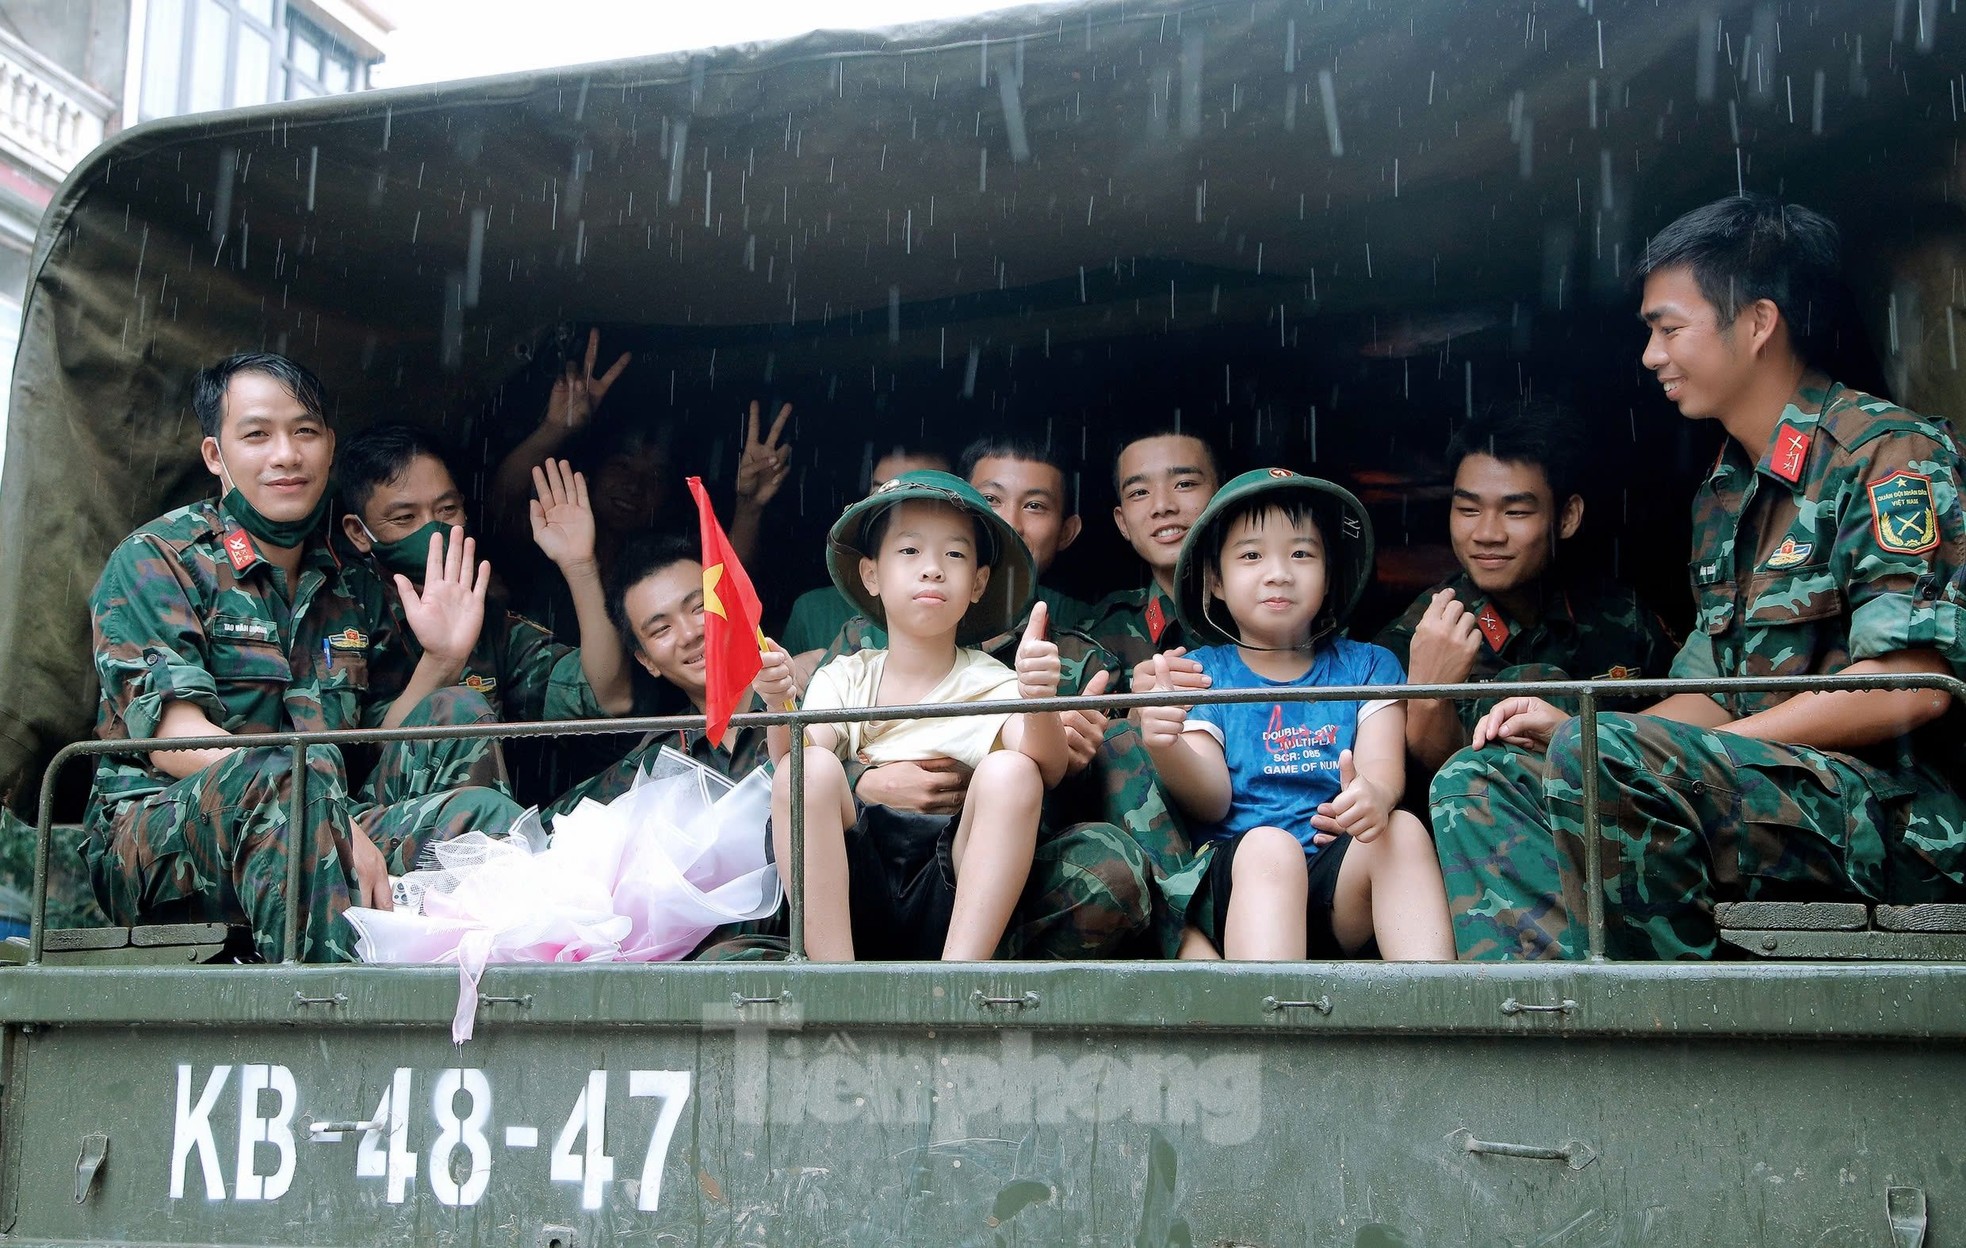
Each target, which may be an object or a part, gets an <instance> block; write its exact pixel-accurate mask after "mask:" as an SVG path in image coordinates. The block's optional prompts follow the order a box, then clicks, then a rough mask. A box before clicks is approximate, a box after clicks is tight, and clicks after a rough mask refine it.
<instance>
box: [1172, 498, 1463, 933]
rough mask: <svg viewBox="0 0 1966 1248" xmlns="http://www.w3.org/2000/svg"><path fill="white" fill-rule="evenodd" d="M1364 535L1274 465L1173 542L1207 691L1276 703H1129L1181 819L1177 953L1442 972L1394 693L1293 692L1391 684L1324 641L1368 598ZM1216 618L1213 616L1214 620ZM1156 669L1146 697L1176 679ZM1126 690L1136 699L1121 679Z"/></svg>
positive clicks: (1375, 657)
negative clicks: (1257, 694)
mask: <svg viewBox="0 0 1966 1248" xmlns="http://www.w3.org/2000/svg"><path fill="white" fill-rule="evenodd" d="M1371 567H1372V533H1371V529H1370V527H1369V525H1368V523H1367V520H1366V516H1365V510H1364V508H1363V507H1361V506H1360V505H1359V502H1358V500H1357V499H1355V498H1353V497H1352V495H1351V494H1350V493H1348V492H1346V491H1345V490H1343V489H1341V488H1339V487H1338V486H1336V485H1333V484H1331V483H1330V482H1328V481H1321V480H1318V479H1317V478H1314V477H1302V476H1298V475H1297V474H1295V473H1293V472H1290V471H1288V470H1287V469H1283V468H1268V469H1259V470H1257V471H1255V472H1248V473H1244V474H1243V475H1242V476H1240V477H1237V478H1236V479H1235V480H1233V481H1231V482H1229V483H1228V484H1227V485H1225V486H1224V487H1222V489H1221V491H1220V492H1218V493H1217V494H1216V495H1215V497H1214V499H1213V500H1211V501H1210V503H1209V505H1208V507H1207V509H1206V510H1204V511H1203V512H1202V514H1201V516H1200V518H1199V519H1198V520H1197V521H1196V522H1195V526H1194V528H1193V529H1192V530H1191V531H1190V532H1189V534H1188V537H1187V540H1186V541H1185V542H1184V543H1183V544H1182V547H1181V557H1180V562H1179V564H1178V565H1177V566H1176V569H1175V605H1176V607H1177V608H1178V610H1179V611H1180V614H1181V623H1182V625H1183V627H1184V628H1186V629H1187V631H1188V633H1189V635H1190V636H1194V637H1198V638H1201V639H1203V640H1208V641H1214V642H1218V643H1221V644H1215V645H1209V646H1205V647H1203V648H1201V649H1199V650H1196V651H1195V652H1194V653H1192V654H1191V655H1189V656H1187V657H1188V659H1190V660H1192V661H1193V663H1195V664H1198V665H1199V666H1200V669H1201V672H1202V673H1203V674H1204V675H1206V676H1207V677H1208V683H1209V687H1210V688H1211V689H1217V690H1221V689H1274V690H1276V691H1277V692H1278V694H1279V697H1278V699H1277V700H1276V701H1269V700H1264V701H1260V702H1247V703H1237V704H1232V705H1214V706H1196V707H1191V708H1190V707H1155V708H1143V709H1141V710H1137V711H1135V712H1134V715H1135V716H1136V718H1137V722H1138V723H1139V726H1140V732H1141V736H1142V737H1143V738H1145V740H1146V745H1147V751H1148V753H1149V754H1150V755H1151V756H1152V757H1153V760H1154V766H1155V768H1156V769H1157V770H1158V771H1159V772H1160V778H1161V782H1162V783H1163V784H1164V785H1165V786H1166V788H1167V790H1168V791H1169V793H1171V794H1172V795H1173V797H1174V800H1175V801H1176V802H1177V803H1178V804H1179V805H1180V806H1181V808H1182V810H1183V811H1185V812H1186V813H1187V814H1188V816H1189V817H1190V818H1191V820H1193V821H1194V824H1195V832H1196V839H1197V841H1198V842H1200V851H1201V852H1200V853H1199V854H1198V855H1197V857H1196V859H1195V862H1194V863H1193V864H1192V865H1191V866H1190V867H1189V868H1188V869H1187V870H1185V871H1184V872H1182V873H1181V874H1180V875H1179V876H1177V877H1175V879H1173V880H1170V881H1168V885H1169V887H1168V890H1167V891H1168V892H1169V893H1170V895H1171V896H1172V897H1174V898H1175V899H1176V900H1177V901H1178V900H1179V899H1180V898H1181V896H1182V895H1183V894H1184V893H1185V894H1187V895H1188V896H1189V897H1190V898H1191V901H1190V903H1189V906H1188V915H1189V921H1190V931H1189V934H1188V939H1187V940H1186V941H1185V942H1184V946H1183V956H1193V957H1215V956H1224V957H1229V958H1243V959H1257V960H1279V959H1289V958H1303V957H1306V956H1310V957H1318V958H1333V957H1341V956H1345V955H1348V954H1357V953H1359V952H1360V951H1361V950H1363V949H1365V948H1366V946H1367V945H1368V944H1369V943H1370V942H1372V941H1373V940H1374V939H1376V940H1377V941H1378V945H1379V949H1380V950H1381V952H1382V953H1383V955H1384V956H1385V957H1386V958H1387V959H1389V960H1402V961H1408V960H1438V961H1452V960H1453V958H1454V939H1453V934H1452V929H1451V927H1450V926H1449V920H1448V915H1447V893H1446V890H1445V888H1444V887H1443V886H1442V884H1441V876H1440V866H1439V864H1438V863H1437V862H1436V860H1435V857H1434V847H1433V841H1432V839H1431V838H1429V837H1428V835H1427V831H1426V829H1425V828H1424V827H1422V826H1421V824H1420V821H1419V820H1418V819H1416V818H1414V817H1413V816H1412V815H1411V814H1409V813H1407V812H1405V811H1402V810H1396V809H1394V803H1395V802H1396V801H1397V800H1398V797H1399V794H1400V792H1401V791H1402V789H1403V788H1404V785H1405V779H1406V777H1405V770H1406V722H1405V721H1406V713H1405V707H1404V705H1403V704H1402V703H1400V702H1397V701H1392V700H1377V699H1374V700H1368V701H1363V702H1357V701H1342V702H1334V701H1327V702H1308V701H1301V700H1291V699H1289V698H1288V697H1287V696H1284V695H1287V694H1288V692H1289V691H1292V690H1299V689H1318V688H1330V687H1334V686H1345V685H1352V686H1362V685H1397V684H1399V683H1401V682H1402V681H1403V680H1404V678H1405V677H1404V674H1403V673H1402V672H1401V671H1400V668H1399V662H1398V660H1396V659H1394V658H1393V656H1392V655H1391V654H1390V653H1389V652H1387V651H1386V650H1383V649H1381V648H1380V647H1378V646H1374V645H1368V644H1366V643H1364V642H1357V641H1351V640H1348V639H1346V638H1344V637H1341V636H1339V635H1338V630H1339V628H1340V627H1341V625H1342V624H1343V622H1344V620H1345V618H1346V617H1347V616H1349V615H1350V614H1351V610H1352V608H1353V607H1354V606H1355V605H1356V603H1357V601H1358V598H1359V595H1360V594H1361V593H1363V592H1364V589H1365V584H1366V581H1367V580H1368V579H1369V577H1370V573H1371ZM1225 616H1226V617H1227V618H1226V619H1225V618H1224V617H1225ZM1178 662H1179V660H1178V659H1177V658H1176V656H1173V655H1165V654H1164V655H1158V656H1156V657H1155V659H1154V660H1153V667H1152V678H1151V680H1149V681H1148V682H1147V683H1148V685H1149V686H1150V687H1152V688H1155V689H1173V688H1176V687H1177V683H1176V681H1175V679H1174V676H1173V668H1172V666H1171V665H1174V664H1178ZM1134 691H1135V692H1144V691H1145V690H1143V688H1142V685H1141V682H1140V681H1139V680H1138V679H1137V678H1136V680H1135V683H1134Z"/></svg>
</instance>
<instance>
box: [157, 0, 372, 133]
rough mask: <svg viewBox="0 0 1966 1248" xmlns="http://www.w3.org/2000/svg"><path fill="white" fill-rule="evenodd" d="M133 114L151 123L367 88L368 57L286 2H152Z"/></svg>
mask: <svg viewBox="0 0 1966 1248" xmlns="http://www.w3.org/2000/svg"><path fill="white" fill-rule="evenodd" d="M143 44H144V46H143V85H142V88H141V90H140V92H139V94H138V114H139V116H140V117H141V118H142V119H143V120H145V121H150V120H154V119H155V118H158V117H172V116H177V115H179V114H183V113H196V112H206V111H210V110H213V109H220V108H242V107H245V106H247V105H251V104H265V103H269V102H272V101H276V100H301V99H312V98H314V97H317V96H323V95H341V94H345V93H347V92H350V91H357V90H361V89H363V88H366V87H367V86H368V81H369V62H368V61H367V60H366V59H364V58H363V57H362V56H361V55H360V54H359V53H358V52H357V51H356V50H355V49H353V48H351V47H349V46H348V45H347V44H346V43H345V42H343V41H342V40H341V39H340V38H339V37H338V36H336V35H334V34H333V33H332V32H331V31H330V30H329V29H328V28H327V27H326V26H324V25H323V24H321V23H319V22H317V21H315V20H313V19H312V18H310V17H309V16H308V15H307V12H306V10H305V9H304V8H302V7H301V6H300V5H297V4H294V3H292V2H291V0H151V4H150V10H149V18H148V21H147V23H146V28H145V31H144V39H143Z"/></svg>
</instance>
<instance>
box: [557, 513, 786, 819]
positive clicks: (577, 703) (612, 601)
mask: <svg viewBox="0 0 1966 1248" xmlns="http://www.w3.org/2000/svg"><path fill="white" fill-rule="evenodd" d="M607 612H608V616H609V618H610V620H612V621H613V623H614V626H615V628H616V630H617V632H618V634H619V636H620V639H621V643H622V644H623V645H624V646H626V647H627V648H628V650H629V652H630V653H632V654H633V655H634V656H635V661H636V662H638V663H640V664H641V666H642V668H643V670H644V671H646V672H647V673H648V674H649V675H650V676H652V677H654V678H655V679H657V680H660V681H664V682H667V683H668V684H669V685H670V686H671V687H673V688H674V689H675V690H676V691H677V692H679V693H681V694H682V695H683V696H684V697H685V698H687V699H688V700H689V704H690V707H691V709H693V710H694V711H695V712H696V713H698V714H701V713H702V711H703V700H704V680H705V676H706V668H705V665H704V650H703V565H702V564H701V563H700V562H698V561H697V555H696V549H695V547H694V545H693V544H691V543H689V542H686V541H684V540H683V539H681V538H675V537H656V536H654V535H644V536H641V537H636V538H631V539H629V541H628V544H627V545H626V546H624V547H623V548H622V551H621V554H620V555H619V557H618V558H617V561H616V567H615V571H614V573H613V574H612V575H611V576H610V578H609V584H608V593H607ZM743 709H744V710H746V711H756V710H760V709H762V708H761V707H760V706H758V705H757V703H756V698H755V696H754V697H753V699H752V704H751V705H749V706H747V707H745V708H743ZM612 713H617V712H611V711H610V710H609V709H608V708H606V707H603V706H602V705H601V703H600V700H599V699H598V698H596V697H595V696H594V691H593V689H592V688H591V687H590V686H589V685H588V683H587V682H586V681H581V680H575V681H568V680H556V681H554V682H553V686H552V689H551V690H550V692H548V694H547V697H546V715H547V718H549V719H601V718H604V717H606V716H607V715H609V714H612ZM664 746H668V747H669V748H671V749H674V750H677V751H679V752H681V753H683V754H687V755H689V757H691V758H693V759H695V760H696V761H697V762H699V763H702V764H703V765H704V766H706V767H709V768H710V769H711V770H713V771H716V772H717V773H719V774H720V775H724V776H728V777H729V778H730V779H732V780H741V779H743V778H744V777H745V776H747V775H749V774H750V773H751V772H752V771H755V770H756V769H757V768H759V767H761V766H763V765H764V764H765V763H766V761H767V755H766V752H765V733H764V729H762V728H750V727H745V728H739V727H732V728H731V729H730V730H729V732H728V735H727V736H726V737H725V739H724V740H723V741H722V742H713V741H711V740H709V738H708V737H707V736H706V735H705V734H704V733H703V731H702V730H701V729H684V730H681V731H678V732H652V733H649V734H648V735H647V736H645V737H643V738H642V740H641V741H640V742H638V743H637V744H636V745H635V747H634V748H633V749H632V750H630V751H629V752H628V754H627V756H626V757H624V758H622V759H621V760H620V761H618V762H616V763H615V764H614V765H612V766H610V767H609V768H607V770H605V771H603V772H601V773H600V774H598V775H595V776H592V777H589V778H588V779H586V780H584V781H582V782H581V783H579V784H577V785H575V786H574V787H573V788H572V789H570V790H569V791H568V792H567V793H565V794H564V795H562V796H561V797H560V798H558V799H557V800H555V801H554V802H553V803H552V804H551V805H549V806H547V807H546V808H545V809H544V810H543V811H541V812H540V813H541V815H542V817H543V818H544V819H546V820H547V821H548V822H549V823H550V822H551V821H552V819H553V817H554V816H555V815H560V814H564V813H566V812H567V811H570V810H572V809H573V808H574V807H575V806H578V805H579V804H580V803H581V802H582V801H583V800H588V801H595V802H603V803H605V802H610V801H613V800H614V799H615V798H617V797H620V796H621V795H622V794H624V793H626V792H627V791H628V790H629V789H630V788H631V787H632V786H633V785H634V783H635V777H636V775H637V774H639V773H640V772H641V771H642V770H643V769H644V768H645V766H646V765H647V764H648V763H650V762H652V761H653V760H654V758H655V755H656V754H657V752H659V751H660V750H661V749H662V748H663V747H664Z"/></svg>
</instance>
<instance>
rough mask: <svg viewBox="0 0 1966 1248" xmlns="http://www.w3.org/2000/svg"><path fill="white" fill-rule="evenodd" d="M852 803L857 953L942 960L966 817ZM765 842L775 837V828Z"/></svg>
mask: <svg viewBox="0 0 1966 1248" xmlns="http://www.w3.org/2000/svg"><path fill="white" fill-rule="evenodd" d="M853 808H854V811H855V818H854V821H853V826H852V827H850V828H848V829H847V830H846V871H847V906H848V908H849V910H850V911H851V913H852V916H853V956H854V957H855V958H858V959H861V960H863V961H926V962H933V961H935V960H937V959H939V958H940V957H941V956H942V945H943V943H944V942H945V941H946V940H947V939H948V937H949V916H950V914H951V913H952V912H953V911H954V910H955V904H956V862H955V843H956V827H957V825H958V824H959V823H960V822H961V820H962V816H961V815H960V814H954V815H925V814H919V813H917V812H915V811H909V810H896V809H894V808H893V807H891V806H878V805H871V804H869V803H866V802H862V801H860V800H859V799H858V798H856V799H854V803H853ZM765 844H766V845H770V844H771V839H770V829H769V828H767V829H766V840H765Z"/></svg>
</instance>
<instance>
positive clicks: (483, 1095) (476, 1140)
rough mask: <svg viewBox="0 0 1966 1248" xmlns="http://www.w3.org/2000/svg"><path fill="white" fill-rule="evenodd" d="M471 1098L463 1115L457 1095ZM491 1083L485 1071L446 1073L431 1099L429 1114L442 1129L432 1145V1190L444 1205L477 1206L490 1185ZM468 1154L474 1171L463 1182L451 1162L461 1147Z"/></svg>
mask: <svg viewBox="0 0 1966 1248" xmlns="http://www.w3.org/2000/svg"><path fill="white" fill-rule="evenodd" d="M460 1091H461V1092H463V1093H464V1094H465V1095H467V1096H469V1097H470V1098H471V1112H469V1113H467V1114H464V1115H462V1116H460V1115H459V1114H458V1112H457V1094H458V1093H459V1092H460ZM491 1110H492V1103H491V1084H490V1083H489V1082H487V1081H486V1079H485V1072H484V1071H482V1070H447V1071H445V1072H444V1073H443V1074H441V1075H438V1076H437V1090H436V1092H435V1093H434V1094H433V1095H432V1096H431V1099H430V1111H431V1113H432V1114H433V1115H435V1117H436V1119H437V1125H438V1126H439V1127H441V1128H442V1130H440V1131H439V1132H438V1133H437V1139H436V1140H435V1142H433V1143H432V1144H431V1145H430V1190H431V1191H432V1192H434V1193H436V1196H437V1202H438V1203H439V1204H444V1205H475V1204H477V1203H478V1199H479V1197H481V1196H483V1195H484V1194H485V1188H486V1187H488V1186H490V1184H491V1141H490V1140H488V1139H486V1138H485V1123H486V1122H487V1121H489V1120H490V1118H491ZM460 1146H461V1147H462V1148H463V1149H464V1151H465V1152H466V1153H467V1154H469V1156H470V1161H471V1172H470V1173H469V1174H468V1175H466V1176H465V1178H464V1181H463V1182H462V1183H460V1182H458V1181H457V1177H456V1175H455V1174H453V1173H452V1170H451V1163H452V1161H453V1160H454V1159H455V1154H456V1152H457V1150H458V1148H459V1147H460Z"/></svg>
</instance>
